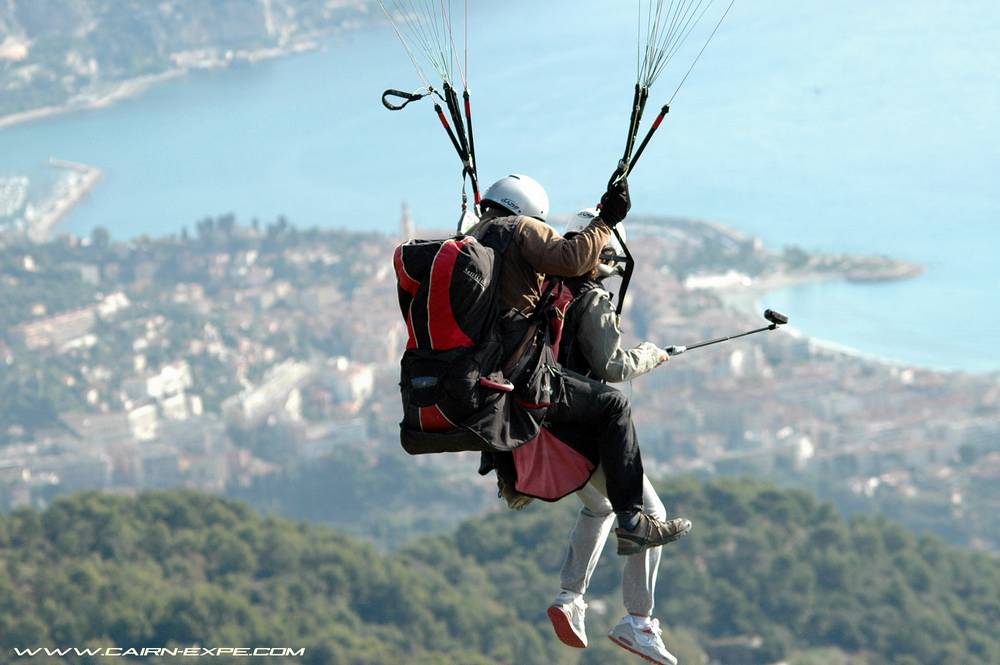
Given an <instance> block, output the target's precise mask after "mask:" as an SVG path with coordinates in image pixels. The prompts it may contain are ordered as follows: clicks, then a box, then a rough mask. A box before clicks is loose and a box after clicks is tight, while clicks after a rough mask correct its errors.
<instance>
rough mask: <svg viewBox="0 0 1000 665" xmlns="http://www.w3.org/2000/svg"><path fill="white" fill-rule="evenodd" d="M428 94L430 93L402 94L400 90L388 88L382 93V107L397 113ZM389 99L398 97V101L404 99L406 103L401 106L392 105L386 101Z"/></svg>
mask: <svg viewBox="0 0 1000 665" xmlns="http://www.w3.org/2000/svg"><path fill="white" fill-rule="evenodd" d="M429 94H431V93H429V92H425V93H424V94H422V95H421V94H419V93H416V92H403V91H402V90H394V89H392V88H390V89H388V90H386V91H385V92H383V93H382V106H384V107H386V108H387V109H389V110H390V111H399V110H401V109H402V108H403V107H405V106H406V105H407V104H409V103H410V102H416V101H419V100H421V99H423V98H424V97H426V96H427V95H429ZM389 97H399V98H400V99H405V100H406V101H405V102H403V103H402V104H393V103H392V102H390V101H389V100H388V98H389Z"/></svg>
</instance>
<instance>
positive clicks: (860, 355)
mask: <svg viewBox="0 0 1000 665" xmlns="http://www.w3.org/2000/svg"><path fill="white" fill-rule="evenodd" d="M916 274H919V273H918V272H913V271H908V272H906V273H905V274H904V273H902V272H901V273H900V276H899V277H896V278H894V279H909V278H910V277H913V276H915V275H916ZM884 279H885V278H882V279H881V280H879V279H875V278H873V279H857V278H856V273H854V272H852V271H851V270H844V271H842V272H826V271H824V272H817V271H810V272H803V273H798V274H796V273H776V274H773V275H769V276H767V277H764V278H759V279H754V280H753V282H752V284H750V285H749V286H728V287H718V288H712V289H709V290H710V291H711V292H712V293H714V294H715V295H717V296H718V297H719V299H720V300H721V301H722V306H723V307H725V308H727V309H729V310H731V311H733V312H737V313H739V314H741V315H743V314H745V315H747V316H750V317H754V318H755V319H756V318H759V317H760V313H761V311H763V308H764V307H765V298H766V297H767V295H768V294H769V293H772V292H774V291H777V290H780V289H786V288H793V287H797V286H804V285H806V284H816V283H820V282H836V281H842V282H845V283H855V284H859V285H861V284H866V283H868V284H870V283H873V282H875V281H884ZM782 329H783V330H784V331H785V332H786V334H788V335H790V336H792V337H795V338H797V339H801V340H804V341H805V342H807V343H808V344H809V345H810V346H811V347H812V348H814V349H816V350H818V351H822V352H824V353H830V354H836V355H843V356H850V357H851V358H856V359H858V360H864V361H868V362H875V363H879V364H882V365H887V366H891V367H894V368H896V369H898V370H901V371H903V370H921V371H932V372H938V373H950V374H965V375H979V376H983V375H990V374H1000V372H997V371H996V370H983V371H979V372H973V371H970V370H964V369H958V368H949V367H943V366H932V365H922V364H919V363H914V362H907V361H904V360H898V359H895V358H889V357H886V356H881V355H878V354H875V353H870V352H866V351H863V350H861V349H858V348H855V347H852V346H848V345H846V344H843V343H840V342H835V341H833V340H829V339H824V338H822V337H816V336H814V335H811V334H809V333H806V332H805V331H803V330H802V329H801V328H796V327H795V325H794V324H791V323H789V324H786V325H784V326H782Z"/></svg>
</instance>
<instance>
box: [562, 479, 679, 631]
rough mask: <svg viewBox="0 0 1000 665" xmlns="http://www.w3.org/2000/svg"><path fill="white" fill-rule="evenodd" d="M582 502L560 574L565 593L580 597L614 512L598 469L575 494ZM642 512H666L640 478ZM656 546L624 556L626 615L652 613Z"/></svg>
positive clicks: (658, 515) (662, 516) (659, 515)
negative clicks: (573, 593) (570, 592)
mask: <svg viewBox="0 0 1000 665" xmlns="http://www.w3.org/2000/svg"><path fill="white" fill-rule="evenodd" d="M576 495H577V496H578V497H579V498H580V501H581V502H582V503H583V507H582V508H581V509H580V514H579V516H578V517H577V518H576V524H575V525H574V526H573V531H572V532H571V533H570V537H569V550H568V551H567V552H566V559H565V561H563V566H562V571H561V573H560V578H561V585H562V588H563V589H566V590H567V591H575V592H576V593H580V594H584V593H586V592H587V586H588V585H589V584H590V577H591V575H593V574H594V568H596V567H597V561H598V559H600V558H601V551H602V550H603V549H604V543H605V541H607V539H608V535H609V534H610V533H611V527H612V526H613V525H614V522H615V513H614V511H613V510H612V509H611V502H610V501H609V500H608V491H607V488H606V484H605V479H604V471H603V470H602V469H601V467H598V468H597V471H596V472H594V475H593V477H592V478H591V479H590V482H589V483H587V484H586V485H584V487H583V488H582V489H580V490H578V491H577V493H576ZM642 509H643V512H645V513H647V514H649V515H653V516H654V517H656V518H657V519H660V520H664V519H666V517H667V513H666V509H664V507H663V502H662V501H660V497H658V496H656V490H654V489H653V485H652V484H651V483H650V482H649V479H648V478H646V476H643V477H642ZM660 549H661V548H660V547H651V548H650V549H648V550H646V551H645V552H640V553H639V554H633V555H631V556H628V557H625V571H624V572H623V574H622V600H623V601H624V603H625V609H626V610H627V611H628V612H629V613H630V614H639V615H642V616H650V615H651V614H652V612H653V592H654V591H655V589H656V572H657V569H658V568H659V567H660Z"/></svg>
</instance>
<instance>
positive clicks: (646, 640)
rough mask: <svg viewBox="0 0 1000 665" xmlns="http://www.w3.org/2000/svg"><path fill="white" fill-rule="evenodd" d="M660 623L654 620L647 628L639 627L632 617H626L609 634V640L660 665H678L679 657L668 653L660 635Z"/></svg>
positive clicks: (661, 632)
mask: <svg viewBox="0 0 1000 665" xmlns="http://www.w3.org/2000/svg"><path fill="white" fill-rule="evenodd" d="M662 634H663V631H661V630H660V622H659V621H657V620H656V619H652V620H651V621H650V622H649V624H648V625H646V626H645V627H641V628H640V627H637V626H636V623H635V622H634V620H633V618H632V617H631V616H626V617H625V618H624V619H622V620H621V621H619V622H618V625H617V626H615V627H614V628H612V629H611V632H610V633H608V639H610V640H611V641H612V642H614V643H615V644H617V645H618V646H620V647H621V648H623V649H625V650H627V651H631V652H632V653H634V654H636V655H637V656H641V657H643V658H645V659H646V660H648V661H649V662H651V663H659V665H677V657H676V656H674V654H672V653H670V652H669V651H667V647H666V646H664V644H663V640H662V639H661V638H660V635H662Z"/></svg>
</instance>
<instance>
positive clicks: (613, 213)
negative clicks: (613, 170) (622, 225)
mask: <svg viewBox="0 0 1000 665" xmlns="http://www.w3.org/2000/svg"><path fill="white" fill-rule="evenodd" d="M631 209H632V200H631V199H630V198H629V195H628V181H627V180H625V179H622V180H619V181H617V182H615V183H613V184H612V185H611V186H610V187H608V191H606V192H604V196H602V197H601V219H603V220H604V223H605V224H607V225H608V226H614V225H616V224H617V223H618V222H620V221H622V220H623V219H625V216H626V215H628V211H629V210H631Z"/></svg>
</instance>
